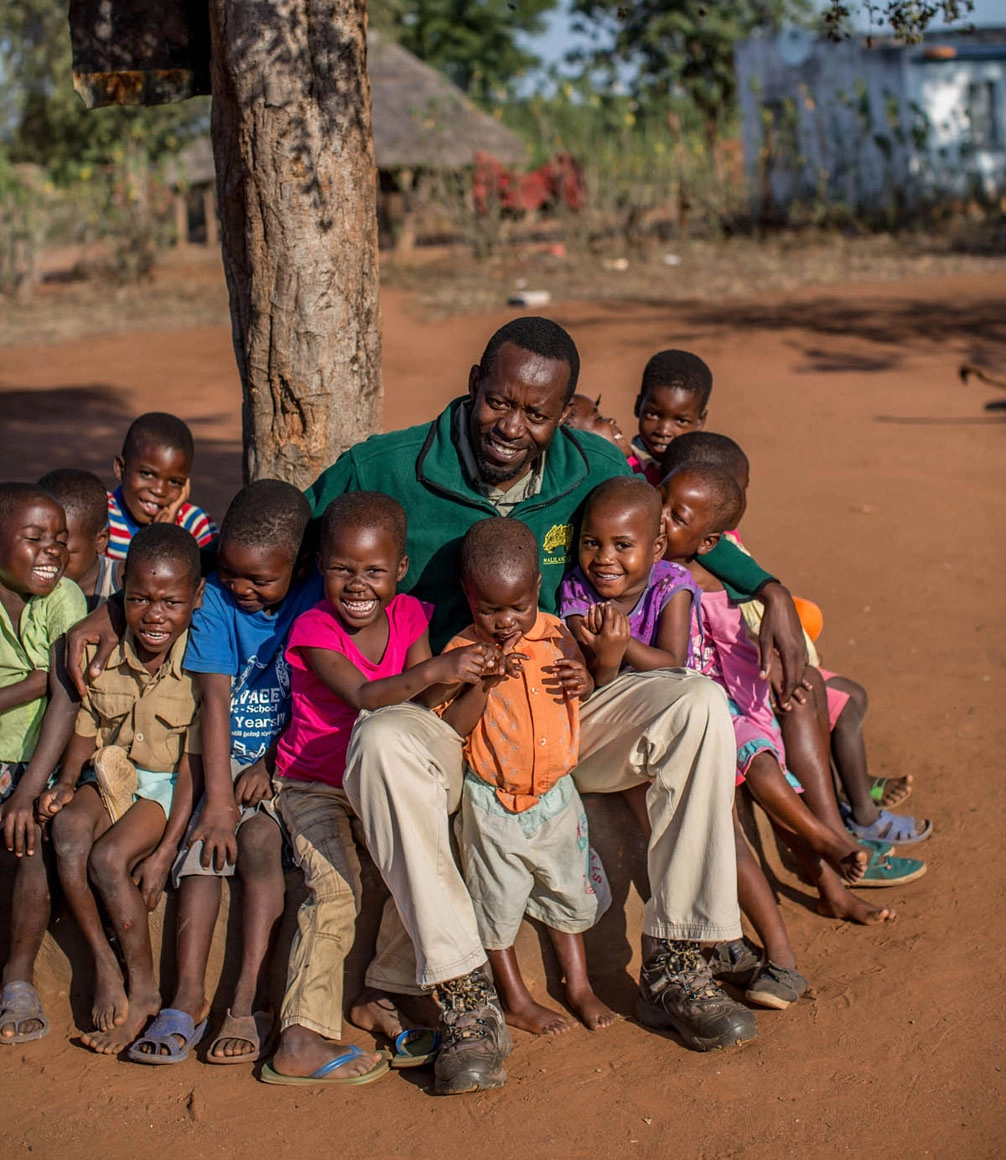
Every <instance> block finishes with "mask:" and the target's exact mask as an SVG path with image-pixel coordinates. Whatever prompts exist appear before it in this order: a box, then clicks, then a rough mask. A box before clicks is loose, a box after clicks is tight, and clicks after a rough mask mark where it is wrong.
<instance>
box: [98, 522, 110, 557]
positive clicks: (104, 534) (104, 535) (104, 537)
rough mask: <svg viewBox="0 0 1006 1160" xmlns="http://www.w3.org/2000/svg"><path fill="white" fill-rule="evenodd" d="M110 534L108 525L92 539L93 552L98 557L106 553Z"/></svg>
mask: <svg viewBox="0 0 1006 1160" xmlns="http://www.w3.org/2000/svg"><path fill="white" fill-rule="evenodd" d="M110 534H111V529H110V528H109V526H108V524H105V526H104V527H103V528H102V529H101V531H100V532H99V533H98V534H97V535H96V536H95V537H94V550H95V551H96V552H97V553H98V555H99V556H104V554H105V552H106V551H108V537H109V535H110Z"/></svg>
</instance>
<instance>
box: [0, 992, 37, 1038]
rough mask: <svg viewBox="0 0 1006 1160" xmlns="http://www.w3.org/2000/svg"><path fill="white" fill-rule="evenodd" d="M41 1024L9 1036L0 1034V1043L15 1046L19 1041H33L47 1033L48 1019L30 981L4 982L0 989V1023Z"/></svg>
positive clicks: (15, 1024) (17, 1025)
mask: <svg viewBox="0 0 1006 1160" xmlns="http://www.w3.org/2000/svg"><path fill="white" fill-rule="evenodd" d="M33 1020H34V1021H36V1022H38V1023H41V1024H42V1026H41V1027H38V1028H36V1029H35V1030H34V1031H23V1032H17V1031H15V1033H14V1034H13V1035H11V1036H10V1037H8V1036H0V1043H2V1044H4V1045H6V1046H8V1047H16V1046H17V1045H18V1044H19V1043H34V1042H35V1040H36V1039H44V1038H45V1037H46V1036H47V1035H48V1034H49V1019H48V1017H47V1016H46V1013H45V1011H43V1010H42V1000H41V998H40V997H39V993H38V991H36V990H35V988H34V987H33V986H32V985H31V983H17V982H15V983H4V985H3V990H2V991H0V1025H2V1024H5V1023H13V1024H14V1027H15V1028H18V1027H20V1026H21V1024H22V1023H30V1022H32V1021H33Z"/></svg>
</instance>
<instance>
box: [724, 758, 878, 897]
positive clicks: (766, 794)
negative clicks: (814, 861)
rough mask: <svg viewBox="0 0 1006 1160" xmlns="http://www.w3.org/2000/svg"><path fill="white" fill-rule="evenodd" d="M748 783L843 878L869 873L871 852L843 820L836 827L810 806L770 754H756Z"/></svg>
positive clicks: (758, 798) (757, 797)
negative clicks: (853, 836)
mask: <svg viewBox="0 0 1006 1160" xmlns="http://www.w3.org/2000/svg"><path fill="white" fill-rule="evenodd" d="M746 784H747V787H748V790H749V791H750V793H751V796H752V797H753V798H754V799H755V801H757V802H758V804H759V805H760V806H761V807H762V809H764V810H765V812H766V813H767V814H768V815H769V817H770V818H771V819H772V821H773V822H776V823H778V824H779V825H781V826H783V827H785V828H786V829H787V830H792V831H793V833H795V834H798V835H799V836H800V837H801V838H803V839H804V841H806V842H807V844H808V845H809V846H810V847H811V849H812V850H813V851H814V852H815V853H816V854H819V855H820V856H821V857H822V858H825V859H827V860H828V861H829V862H830V863H831V864H832V865H833V866H834V867H835V869H836V871H837V872H838V873H839V874H840V875H841V876H842V877H843V878H844V879H846V880H847V881H850V882H855V880H856V879H857V878H862V876H863V875H864V874H865V873H866V868H867V866H868V865H869V862H870V855H869V853H868V852H867V851H866V850H865V849H864V848H863V847H862V846H861V845H860V844H859V843H858V842H857V841H856V840H855V839H854V838H852V837H851V836H850V835H849V833H848V832H847V831H846V829H845V827H844V826H842V825H841V822H840V823H839V828H838V829H837V830H833V829H832V828H831V827H830V826H827V825H825V824H824V823H823V822H822V821H820V820H819V819H818V818H816V817H815V816H814V815H813V814H812V813H811V812H810V810H809V809H807V807H806V806H805V805H804V804H803V802H802V801H801V800H800V795H799V794H797V793H795V792H794V790H793V787H792V786H791V785H790V784H789V782H787V781H786V778H785V776H784V775H783V772H782V770H781V769H780V768H779V763H778V761H776V759H775V757H774V756H773V755H772V754H771V753H769V752H768V751H762V752H761V753H758V754H756V755H755V757H754V759H753V760H752V762H751V764H750V765H749V766H748V771H747V781H746Z"/></svg>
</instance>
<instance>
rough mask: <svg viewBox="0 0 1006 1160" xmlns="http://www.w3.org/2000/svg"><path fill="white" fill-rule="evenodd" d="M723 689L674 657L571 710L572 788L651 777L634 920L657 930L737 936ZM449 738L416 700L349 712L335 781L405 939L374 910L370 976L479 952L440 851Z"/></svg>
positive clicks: (457, 768) (455, 767) (397, 981)
mask: <svg viewBox="0 0 1006 1160" xmlns="http://www.w3.org/2000/svg"><path fill="white" fill-rule="evenodd" d="M736 756H737V754H736V748H735V743H734V731H733V727H732V726H731V724H730V715H729V713H728V711H727V704H726V697H725V695H724V693H723V691H722V689H720V688H719V687H718V686H717V685H715V684H714V683H713V682H712V681H710V680H707V679H706V678H705V677H701V676H699V675H697V674H695V673H689V672H686V671H685V670H684V669H660V670H657V671H655V672H652V673H625V674H623V675H622V676H620V677H617V678H616V679H615V680H614V681H612V682H611V684H610V685H606V686H605V687H604V688H603V689H600V690H598V692H596V693H594V694H593V696H592V697H591V698H590V699H589V700H588V701H587V702H586V703H585V704H584V705H583V707H582V709H581V712H580V764H579V765H578V766H577V768H576V771H575V772H574V775H573V777H574V781H575V782H576V785H577V788H578V789H579V790H580V792H581V793H613V792H616V791H617V790H622V789H628V788H630V787H631V786H634V785H639V784H641V783H642V782H645V781H649V782H650V783H651V788H650V791H649V793H648V795H647V800H646V805H647V810H648V812H649V816H650V822H651V825H652V827H653V834H652V837H651V839H650V847H649V856H648V866H649V877H650V887H651V890H652V897H651V898H650V901H649V903H647V906H646V915H645V919H644V924H643V929H644V931H645V933H646V934H649V935H653V936H654V937H656V938H669V939H689V940H694V941H698V940H709V941H719V940H721V939H732V938H739V937H740V933H741V927H740V913H739V911H738V908H737V863H736V854H735V850H734V837H733V823H732V819H731V809H732V805H733V794H734V770H735V765H736ZM462 781H463V763H462V758H461V739H460V738H459V737H458V735H457V734H456V733H455V732H454V730H453V729H451V727H450V726H449V725H446V724H445V723H444V722H443V721H441V720H440V718H439V717H437V716H436V714H434V713H431V712H430V711H429V710H427V709H423V708H420V707H419V706H417V705H412V704H406V705H394V706H389V707H388V708H386V709H378V710H377V711H376V712H372V713H367V712H364V713H361V714H360V717H359V720H358V721H357V724H356V726H355V728H354V730H353V735H352V738H351V740H350V745H349V753H348V757H347V766H346V777H345V790H346V795H347V797H348V799H349V801H350V802H351V803H352V806H353V808H354V810H355V811H356V813H357V814H358V816H359V818H360V822H361V825H362V830H363V835H364V839H365V841H366V844H367V847H368V849H369V850H370V853H371V855H372V857H373V859H374V861H375V862H376V863H377V866H378V868H379V869H380V871H381V874H382V875H383V877H384V880H385V882H386V883H387V885H388V888H389V890H390V891H391V894H392V896H393V898H394V900H395V903H396V905H397V911H398V915H399V916H400V917H401V921H402V923H404V926H405V929H406V932H407V933H408V935H409V936H410V937H411V940H412V944H413V946H414V949H415V957H416V963H415V969H414V971H415V973H414V974H412V973H410V972H409V971H408V970H407V969H406V967H405V963H406V959H407V954H406V952H405V940H404V939H403V938H402V937H401V936H400V935H398V934H397V933H396V932H395V931H394V930H393V929H392V926H393V924H394V921H395V917H396V916H395V915H393V914H392V913H391V911H390V908H388V909H386V910H385V915H384V919H385V921H384V924H383V927H382V945H383V946H389V945H390V946H394V947H395V948H396V951H397V954H396V955H394V956H392V955H388V954H385V955H383V956H382V958H381V961H380V962H378V961H376V960H375V962H374V963H373V964H371V967H370V969H369V971H368V972H367V981H368V983H370V984H371V985H372V986H379V987H384V988H386V989H387V990H389V991H397V992H402V993H406V994H409V993H415V992H416V991H417V990H418V989H420V988H423V987H429V986H432V985H433V984H434V983H438V982H441V981H442V980H445V979H453V978H456V977H458V976H459V975H463V974H466V973H467V972H469V971H471V970H474V968H475V967H477V966H479V965H480V964H482V963H484V962H485V959H486V955H485V951H484V950H483V949H482V946H481V944H480V942H479V935H478V928H477V926H476V923H475V914H474V911H473V910H472V904H471V900H470V898H469V897H468V893H467V891H466V889H465V884H464V881H463V880H462V878H461V875H460V874H459V872H458V869H457V867H456V865H455V863H454V859H453V856H452V854H451V845H450V830H449V823H448V816H449V815H450V814H451V813H453V812H454V811H455V810H456V809H457V808H458V804H459V802H460V797H461V785H462Z"/></svg>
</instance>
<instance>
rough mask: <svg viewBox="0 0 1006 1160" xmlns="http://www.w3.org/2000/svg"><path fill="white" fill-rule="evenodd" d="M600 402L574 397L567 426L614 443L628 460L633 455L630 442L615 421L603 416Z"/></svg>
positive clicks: (567, 417)
mask: <svg viewBox="0 0 1006 1160" xmlns="http://www.w3.org/2000/svg"><path fill="white" fill-rule="evenodd" d="M600 401H601V400H600V398H598V400H597V402H595V401H594V400H593V399H591V398H588V396H587V395H574V396H573V398H572V400H571V402H570V405H569V414H568V415H567V416H566V426H567V427H572V428H573V429H574V430H575V431H590V432H592V433H593V434H594V435H600V436H601V438H602V439H607V441H608V442H609V443H613V444H614V445H615V446H616V447H617V448H618V450H619V451H621V453H622V454H623V455H624V456H625V457H626V458H628V457H629V455H630V454H631V453H632V451H631V448H630V447H629V443H628V440H627V439H626V438H625V436H624V435H623V434H622V428H621V427H619V425H618V424H617V423H616V422H615V420H614V419H607V418H605V417H604V415H602V414H601V410H600V407H599V405H598V404H599V403H600Z"/></svg>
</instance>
